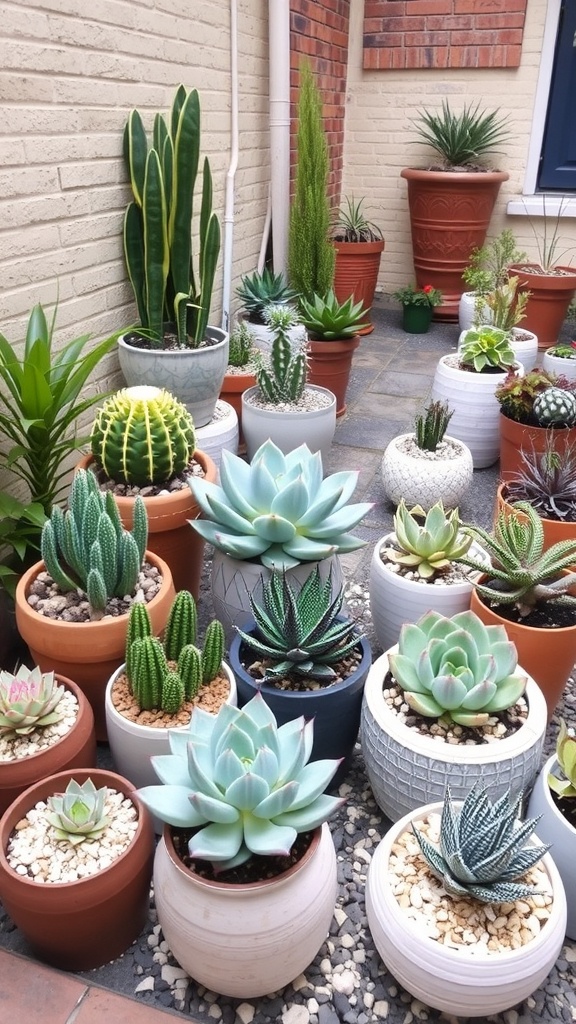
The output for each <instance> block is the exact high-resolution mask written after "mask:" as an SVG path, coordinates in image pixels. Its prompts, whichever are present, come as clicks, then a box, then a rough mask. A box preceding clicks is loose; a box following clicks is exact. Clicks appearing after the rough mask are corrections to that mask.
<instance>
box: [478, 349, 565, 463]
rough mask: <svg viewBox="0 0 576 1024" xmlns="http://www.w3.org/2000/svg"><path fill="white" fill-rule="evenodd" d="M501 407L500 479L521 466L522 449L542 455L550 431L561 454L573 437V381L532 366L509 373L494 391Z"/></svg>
mask: <svg viewBox="0 0 576 1024" xmlns="http://www.w3.org/2000/svg"><path fill="white" fill-rule="evenodd" d="M495 396H496V401H497V402H498V405H499V408H500V427H499V430H500V478H501V479H502V480H504V481H506V480H508V479H509V478H510V477H511V476H513V475H515V474H516V473H517V472H518V470H519V469H520V468H521V462H522V460H521V456H520V453H521V452H522V451H529V450H530V449H533V450H534V451H535V452H538V453H539V454H542V453H543V452H544V451H545V449H546V444H547V436H548V433H549V430H553V431H554V435H555V442H554V443H555V447H556V450H557V451H558V452H559V453H560V454H562V453H563V452H564V450H565V448H566V447H567V446H569V445H570V444H572V443H573V442H574V440H575V439H576V429H574V428H575V427H576V384H574V383H573V382H571V381H569V380H568V379H567V378H566V377H556V376H555V375H554V374H551V373H549V372H547V371H545V370H543V369H540V368H538V367H535V368H534V369H533V370H529V371H528V372H527V373H525V374H520V375H518V374H508V375H507V376H506V377H505V378H504V380H501V381H499V383H498V387H497V388H496V391H495Z"/></svg>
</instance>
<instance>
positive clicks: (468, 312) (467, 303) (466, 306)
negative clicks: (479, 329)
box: [458, 292, 492, 331]
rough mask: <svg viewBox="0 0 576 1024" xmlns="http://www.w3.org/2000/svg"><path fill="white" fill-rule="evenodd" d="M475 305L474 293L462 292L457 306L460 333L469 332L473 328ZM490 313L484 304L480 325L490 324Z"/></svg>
mask: <svg viewBox="0 0 576 1024" xmlns="http://www.w3.org/2000/svg"><path fill="white" fill-rule="evenodd" d="M475 304H476V292H463V293H462V295H461V296H460V302H459V304H458V323H459V325H460V330H461V331H469V330H470V328H471V327H473V326H474V307H475ZM491 317H492V313H491V311H490V308H489V306H487V305H486V303H484V306H483V309H482V323H484V324H489V323H491Z"/></svg>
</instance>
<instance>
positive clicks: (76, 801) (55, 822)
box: [46, 779, 110, 846]
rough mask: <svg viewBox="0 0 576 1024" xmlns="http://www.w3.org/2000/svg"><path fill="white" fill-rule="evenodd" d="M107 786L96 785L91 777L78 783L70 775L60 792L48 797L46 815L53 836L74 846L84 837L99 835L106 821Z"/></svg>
mask: <svg viewBox="0 0 576 1024" xmlns="http://www.w3.org/2000/svg"><path fill="white" fill-rule="evenodd" d="M107 796H108V789H107V787H106V786H103V787H102V789H96V787H95V785H94V783H93V782H92V779H86V782H84V783H83V784H82V785H80V783H78V782H76V781H75V779H71V780H70V782H69V783H68V785H67V786H66V790H65V792H64V793H57V794H56V795H54V796H49V797H48V801H47V803H48V811H47V812H46V817H47V819H48V821H49V822H50V824H51V825H52V826H53V827H54V830H55V834H56V838H57V839H64V840H66V841H67V842H69V843H71V844H72V846H77V845H78V843H82V842H84V840H85V839H99V838H100V836H101V835H102V833H103V832H104V829H105V828H106V826H107V825H109V824H110V818H108V817H107V815H106V814H105V813H104V804H105V802H106V797H107Z"/></svg>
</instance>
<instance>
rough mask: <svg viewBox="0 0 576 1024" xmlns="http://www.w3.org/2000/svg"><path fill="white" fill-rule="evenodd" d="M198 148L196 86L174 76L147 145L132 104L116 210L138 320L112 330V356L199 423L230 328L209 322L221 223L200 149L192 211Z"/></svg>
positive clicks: (221, 368)
mask: <svg viewBox="0 0 576 1024" xmlns="http://www.w3.org/2000/svg"><path fill="white" fill-rule="evenodd" d="M199 153H200V99H199V96H198V92H197V90H196V89H191V90H187V89H185V87H184V86H183V85H180V86H179V87H178V89H177V90H176V94H175V96H174V100H173V103H172V110H171V113H170V118H169V120H166V119H165V118H164V117H163V116H162V115H161V114H157V115H156V118H155V122H154V138H153V145H149V141H148V138H147V136H146V131H145V128H144V124H143V121H142V117H141V116H140V114H139V112H138V111H137V110H132V111H131V112H130V115H129V117H128V121H127V124H126V126H125V129H124V156H125V160H126V166H127V170H128V173H129V176H130V185H131V188H132V194H133V199H132V201H131V202H130V203H129V205H128V207H127V209H126V214H125V218H124V258H125V261H126V266H127V269H128V276H129V278H130V284H131V285H132V288H133V290H134V297H135V299H136V305H137V307H138V315H139V317H140V326H139V327H137V328H136V329H134V330H131V331H129V332H128V333H126V334H124V335H123V336H121V337H120V338H119V339H118V358H119V361H120V368H121V370H122V373H123V374H124V378H125V380H126V383H127V384H128V385H129V386H132V385H137V384H152V385H154V386H160V387H164V388H166V389H167V390H168V391H171V392H173V393H174V394H175V395H176V396H177V397H178V398H179V399H180V400H181V401H182V402H184V404H185V405H186V406H187V407H188V410H189V411H190V413H191V414H192V416H193V418H194V423H195V424H196V426H197V427H202V426H204V425H205V424H206V423H209V422H210V420H211V419H212V417H213V415H214V408H215V405H216V400H217V398H218V394H219V392H220V388H221V386H222V380H223V377H224V373H225V371H226V366H227V363H228V334H227V333H226V332H225V331H222V330H220V328H218V327H210V326H208V318H209V315H210V304H211V301H212V291H213V287H214V277H215V274H216V265H217V262H218V255H219V252H220V225H219V223H218V218H217V216H216V214H215V213H214V211H213V210H212V176H211V172H210V164H209V161H208V158H207V157H206V158H205V160H204V164H203V171H202V198H201V211H200V212H201V216H200V217H198V218H196V217H193V205H194V198H195V190H196V179H197V175H198V164H199ZM196 225H197V227H196ZM193 227H194V228H195V230H194V232H193V230H192V228H193ZM196 232H198V233H196ZM193 237H194V247H195V249H196V252H195V251H194V248H193V243H192V238H193Z"/></svg>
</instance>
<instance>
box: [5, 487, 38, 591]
mask: <svg viewBox="0 0 576 1024" xmlns="http://www.w3.org/2000/svg"><path fill="white" fill-rule="evenodd" d="M45 522H46V513H45V512H44V509H43V508H42V505H40V503H39V502H36V501H32V502H28V504H24V502H22V501H18V500H17V498H13V497H12V495H10V494H5V493H0V549H6V555H5V557H4V560H3V561H1V562H0V583H1V584H2V585H3V586H4V587H5V588H6V590H7V591H8V593H9V594H10V595H11V596H12V597H13V596H14V591H15V589H16V584H17V582H18V578H19V576H20V575H21V573H22V572H23V571H24V570H25V569H27V568H28V566H29V565H30V564H32V562H34V561H36V560H37V559H38V558H39V555H40V533H41V530H42V527H43V525H44V523H45Z"/></svg>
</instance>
